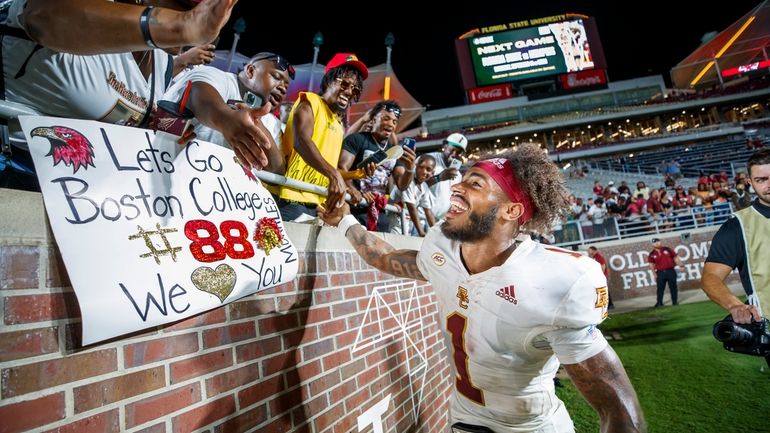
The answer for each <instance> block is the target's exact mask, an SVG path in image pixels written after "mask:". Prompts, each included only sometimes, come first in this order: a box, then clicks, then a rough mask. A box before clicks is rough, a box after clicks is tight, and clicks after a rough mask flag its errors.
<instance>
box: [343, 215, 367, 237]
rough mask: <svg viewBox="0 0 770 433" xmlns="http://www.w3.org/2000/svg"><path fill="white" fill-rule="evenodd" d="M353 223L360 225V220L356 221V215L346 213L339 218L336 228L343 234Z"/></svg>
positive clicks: (346, 232) (345, 233)
mask: <svg viewBox="0 0 770 433" xmlns="http://www.w3.org/2000/svg"><path fill="white" fill-rule="evenodd" d="M354 225H359V226H360V225H361V222H360V221H358V220H357V219H356V217H354V216H353V215H350V214H348V215H345V216H344V217H342V219H341V220H340V222H339V224H337V228H338V229H340V230H342V234H343V235H347V234H348V229H350V228H351V227H353V226H354ZM362 227H363V226H362Z"/></svg>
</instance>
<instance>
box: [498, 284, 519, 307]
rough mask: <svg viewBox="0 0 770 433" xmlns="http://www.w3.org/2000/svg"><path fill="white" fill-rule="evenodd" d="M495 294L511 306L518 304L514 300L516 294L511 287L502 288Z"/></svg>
mask: <svg viewBox="0 0 770 433" xmlns="http://www.w3.org/2000/svg"><path fill="white" fill-rule="evenodd" d="M495 294H496V295H497V296H499V297H501V298H503V299H505V300H506V301H508V302H510V303H511V304H513V305H516V304H518V303H519V301H518V300H517V299H516V292H515V291H514V287H513V285H510V286H508V287H503V288H502V289H500V290H498V291H496V292H495Z"/></svg>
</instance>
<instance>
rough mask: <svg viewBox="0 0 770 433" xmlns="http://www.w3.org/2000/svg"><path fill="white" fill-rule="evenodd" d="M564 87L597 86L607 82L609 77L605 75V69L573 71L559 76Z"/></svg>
mask: <svg viewBox="0 0 770 433" xmlns="http://www.w3.org/2000/svg"><path fill="white" fill-rule="evenodd" d="M559 78H560V79H561V85H562V88H564V89H575V88H578V87H588V86H596V85H599V84H606V83H607V77H606V76H605V75H604V69H593V70H590V71H581V72H572V73H569V74H564V75H561V76H560V77H559Z"/></svg>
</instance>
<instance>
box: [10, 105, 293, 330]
mask: <svg viewBox="0 0 770 433" xmlns="http://www.w3.org/2000/svg"><path fill="white" fill-rule="evenodd" d="M20 120H21V124H22V127H23V129H24V133H25V135H26V137H27V143H28V144H29V148H30V152H31V153H32V157H33V159H34V162H35V169H36V171H37V175H38V178H39V180H40V186H41V188H42V191H43V198H44V200H45V206H46V210H47V212H48V218H49V220H50V222H51V227H52V229H53V233H54V236H55V237H56V242H57V243H58V246H59V249H60V251H61V253H62V256H63V258H64V263H65V265H66V267H67V272H68V274H69V276H70V280H71V281H72V286H73V287H74V289H75V293H76V295H77V298H78V303H79V304H80V310H81V313H82V317H83V344H84V345H86V344H90V343H93V342H96V341H101V340H105V339H108V338H112V337H115V336H118V335H122V334H125V333H128V332H133V331H137V330H140V329H144V328H148V327H152V326H157V325H161V324H164V323H169V322H174V321H177V320H180V319H183V318H185V317H189V316H192V315H195V314H197V313H200V312H203V311H207V310H211V309H213V308H217V307H221V306H222V305H224V304H226V303H229V302H232V301H234V300H236V299H238V298H241V297H243V296H246V295H249V294H252V293H255V292H258V291H260V290H264V289H267V288H270V287H273V286H276V285H279V284H282V283H285V282H288V281H291V280H292V279H293V278H294V277H295V275H296V273H297V264H298V262H297V260H298V257H297V251H296V249H295V247H294V245H293V244H292V243H291V240H289V238H288V237H287V236H286V232H285V230H284V227H283V222H282V221H281V216H280V213H279V212H278V208H277V206H276V204H275V202H274V201H273V198H272V196H271V195H270V193H269V192H268V191H267V190H265V188H264V187H263V186H262V185H261V184H260V183H259V181H258V180H257V179H256V178H255V177H254V175H253V174H252V173H251V172H250V171H248V170H244V169H243V168H242V166H241V165H240V163H239V162H238V160H237V159H236V158H235V155H234V154H233V152H232V151H231V150H229V149H226V148H224V147H221V146H217V145H214V144H211V143H207V142H202V141H192V142H190V143H189V144H188V145H186V146H180V145H178V144H176V142H175V141H174V139H173V138H172V137H171V136H169V135H167V134H165V133H158V134H155V133H153V132H152V131H147V130H142V129H137V128H128V127H124V126H118V125H111V124H105V123H100V122H93V121H81V120H71V119H61V118H52V117H39V116H24V117H21V118H20Z"/></svg>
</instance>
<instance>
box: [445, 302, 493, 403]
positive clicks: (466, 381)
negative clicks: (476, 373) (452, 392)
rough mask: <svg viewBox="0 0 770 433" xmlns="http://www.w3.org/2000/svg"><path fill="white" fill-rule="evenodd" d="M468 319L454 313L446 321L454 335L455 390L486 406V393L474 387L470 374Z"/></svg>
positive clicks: (448, 328)
mask: <svg viewBox="0 0 770 433" xmlns="http://www.w3.org/2000/svg"><path fill="white" fill-rule="evenodd" d="M467 324H468V319H467V318H466V317H465V316H463V315H462V314H460V313H457V312H454V313H452V314H450V315H449V316H448V317H447V319H446V328H447V330H448V331H449V333H450V334H452V357H453V358H454V361H455V368H457V377H456V378H455V388H457V391H458V392H459V393H460V394H462V395H464V396H465V397H467V398H468V399H470V400H473V401H475V402H476V403H478V404H480V405H482V406H484V391H482V390H481V389H479V388H476V387H475V386H473V382H472V381H471V376H470V374H469V372H468V353H467V352H466V351H465V330H466V326H467Z"/></svg>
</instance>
